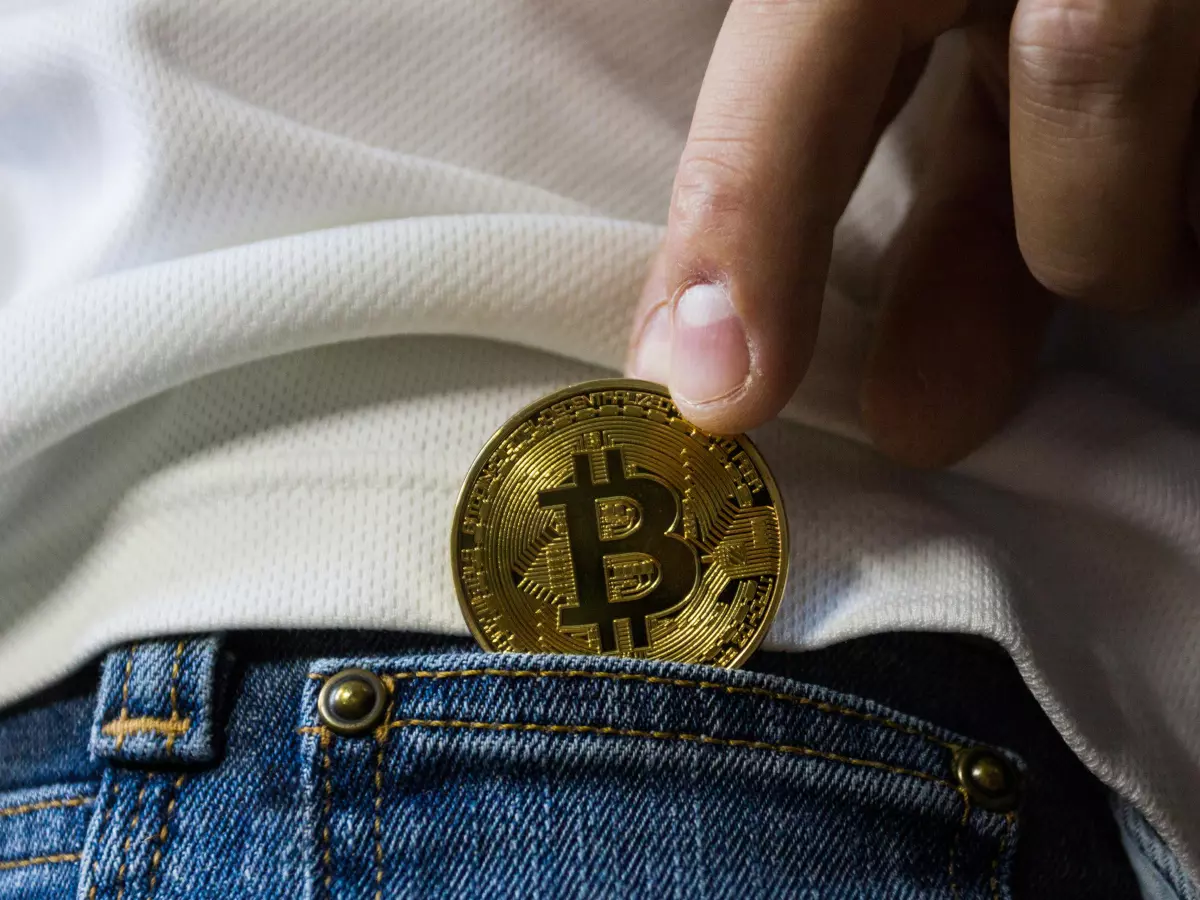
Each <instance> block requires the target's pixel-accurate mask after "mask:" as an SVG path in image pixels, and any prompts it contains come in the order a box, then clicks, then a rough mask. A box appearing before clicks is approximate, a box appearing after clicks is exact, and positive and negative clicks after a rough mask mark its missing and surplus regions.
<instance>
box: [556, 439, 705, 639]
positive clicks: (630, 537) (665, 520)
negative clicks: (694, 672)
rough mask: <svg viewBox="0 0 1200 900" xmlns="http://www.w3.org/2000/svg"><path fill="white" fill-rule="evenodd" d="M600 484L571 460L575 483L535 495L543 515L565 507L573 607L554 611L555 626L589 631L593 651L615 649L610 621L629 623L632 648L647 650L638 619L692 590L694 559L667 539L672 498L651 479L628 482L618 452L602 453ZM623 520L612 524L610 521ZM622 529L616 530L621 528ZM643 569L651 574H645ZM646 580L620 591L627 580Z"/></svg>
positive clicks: (674, 507) (587, 466)
mask: <svg viewBox="0 0 1200 900" xmlns="http://www.w3.org/2000/svg"><path fill="white" fill-rule="evenodd" d="M604 460H605V464H606V467H607V468H608V480H607V481H606V482H601V483H597V482H596V481H595V480H594V479H593V477H592V465H591V457H590V456H589V454H587V453H576V454H575V455H574V458H573V462H574V470H575V483H574V484H573V485H567V486H565V487H558V488H552V489H551V490H547V491H541V492H539V494H538V503H539V505H540V506H542V507H543V508H545V507H551V506H562V507H565V513H566V522H567V538H568V541H569V542H570V546H571V564H572V568H573V571H574V575H575V593H576V596H577V599H578V601H579V602H578V605H577V606H572V607H567V608H565V609H562V610H561V611H560V613H559V625H560V626H563V627H568V628H570V627H580V626H586V625H595V626H596V628H597V630H598V631H599V634H600V650H601V652H603V653H611V652H612V651H614V650H616V649H617V635H616V627H615V626H616V622H617V621H619V620H621V619H625V620H628V622H629V634H630V637H631V639H632V642H633V646H634V647H635V648H644V647H648V646H649V645H650V640H649V635H648V629H647V624H646V617H647V616H652V615H656V614H658V613H662V612H666V611H667V610H668V609H670V608H671V607H673V606H676V605H677V604H679V603H681V602H683V601H684V600H685V599H686V598H687V596H688V594H689V593H691V591H692V589H693V588H694V587H695V586H696V581H697V580H698V578H699V574H700V569H699V562H698V560H697V558H696V553H695V551H694V550H693V549H692V547H691V546H690V545H689V544H688V543H687V542H686V541H685V540H684V539H683V538H681V537H679V536H677V535H674V534H672V533H671V528H672V527H673V526H674V524H675V521H676V519H677V518H678V515H679V499H678V497H677V496H676V494H675V492H674V491H673V490H671V488H669V487H667V486H666V485H665V484H662V483H661V482H659V481H656V480H654V479H653V478H649V477H645V476H634V477H632V478H631V477H629V476H628V475H627V474H626V472H625V460H624V456H623V455H622V453H621V449H620V448H619V447H614V448H608V449H606V450H605V451H604ZM622 513H624V515H625V519H626V521H625V522H624V523H621V522H617V523H616V524H615V525H614V522H613V521H612V520H613V518H614V517H619V516H620V515H621V514H622ZM622 524H623V525H624V527H620V526H621V525H622ZM645 563H649V564H650V566H651V567H652V568H653V570H654V571H653V575H652V576H649V574H648V573H647V572H646V571H645V570H646V569H647V566H646V565H645ZM640 576H647V577H646V581H645V582H643V583H640V585H639V586H638V587H637V588H636V589H633V590H629V589H622V587H621V586H622V585H623V584H627V583H628V582H629V580H630V579H631V578H632V579H633V580H634V582H635V584H637V583H638V579H639V577H640Z"/></svg>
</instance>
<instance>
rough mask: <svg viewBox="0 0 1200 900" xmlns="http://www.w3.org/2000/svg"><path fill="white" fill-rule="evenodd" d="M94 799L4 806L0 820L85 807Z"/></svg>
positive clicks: (71, 799) (76, 798)
mask: <svg viewBox="0 0 1200 900" xmlns="http://www.w3.org/2000/svg"><path fill="white" fill-rule="evenodd" d="M95 799H96V798H95V797H68V798H67V799H65V800H42V801H41V802H39V803H25V804H22V805H21V806H6V807H5V808H4V809H0V819H6V818H8V817H9V816H20V815H24V814H25V813H31V812H38V811H40V810H43V809H60V808H62V807H68V806H87V804H89V803H91V802H92V801H93V800H95Z"/></svg>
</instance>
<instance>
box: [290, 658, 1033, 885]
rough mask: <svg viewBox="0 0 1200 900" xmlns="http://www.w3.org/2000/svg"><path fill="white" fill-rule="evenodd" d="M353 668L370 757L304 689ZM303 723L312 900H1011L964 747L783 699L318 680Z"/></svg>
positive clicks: (730, 689)
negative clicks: (377, 702)
mask: <svg viewBox="0 0 1200 900" xmlns="http://www.w3.org/2000/svg"><path fill="white" fill-rule="evenodd" d="M349 667H362V668H367V669H370V670H372V671H374V672H375V673H377V674H378V675H380V676H381V677H382V678H383V679H384V680H385V681H386V682H387V683H388V684H389V686H390V687H391V693H392V696H391V701H390V708H389V711H388V715H387V720H386V721H387V725H386V726H385V727H381V728H379V729H377V730H376V731H375V732H374V733H373V734H369V735H366V736H361V737H346V736H339V735H337V734H334V733H333V732H331V731H329V730H328V729H326V728H325V727H323V726H322V724H321V721H320V719H319V717H318V715H317V711H316V700H317V694H318V692H319V689H320V686H321V683H322V682H323V680H324V679H325V678H327V677H328V676H329V675H332V674H334V673H335V672H337V671H338V670H340V669H343V668H349ZM301 718H302V722H301V732H302V733H303V735H304V739H303V742H302V746H303V754H304V761H303V772H302V780H303V792H304V798H305V804H306V809H305V814H306V822H307V828H308V841H307V844H306V852H307V888H308V893H307V896H310V897H312V898H331V900H333V898H350V897H354V898H375V900H381V898H384V897H388V898H391V897H423V896H429V897H496V896H505V897H538V896H545V897H556V898H557V897H581V898H582V897H587V898H596V897H630V896H634V897H636V896H656V897H658V896H678V897H684V896H687V897H696V896H699V897H730V898H733V897H737V898H758V897H821V898H830V897H834V898H858V897H871V898H880V897H921V898H943V897H944V898H947V900H951V898H961V900H968V898H1000V897H1008V896H1010V893H1009V887H1008V881H1009V873H1010V870H1011V867H1012V859H1013V852H1014V848H1015V844H1016V837H1017V822H1018V817H1017V815H1016V813H1014V812H1007V813H1004V812H995V811H989V810H986V809H982V808H979V807H978V806H977V805H975V804H973V803H972V802H971V801H970V794H969V792H968V791H967V790H966V789H965V788H964V787H963V786H962V785H961V784H960V783H959V782H958V780H957V779H956V777H955V774H954V760H955V757H956V753H958V752H959V751H961V750H962V749H963V748H965V747H968V746H972V742H970V741H968V740H966V739H964V738H962V737H960V736H957V735H954V734H950V733H948V732H946V731H943V730H941V729H938V728H936V727H934V726H932V725H928V724H926V723H923V722H920V721H917V720H914V719H911V718H909V717H906V716H903V715H901V714H898V713H893V712H891V711H889V710H885V709H882V708H880V707H878V706H876V705H874V704H872V703H870V702H868V701H863V700H859V699H857V698H853V697H847V696H842V695H836V694H833V693H831V692H828V691H825V690H823V689H820V688H815V687H811V686H808V685H803V684H799V683H796V682H792V681H788V680H785V679H779V678H774V677H770V676H764V675H758V674H754V673H749V672H731V671H722V670H713V669H709V668H701V667H693V666H678V665H667V664H657V663H647V662H644V661H637V660H624V659H596V658H582V659H581V658H570V657H558V656H555V657H548V656H517V655H485V654H478V653H469V654H455V655H446V656H424V657H402V658H396V659H340V660H323V661H321V662H320V664H319V665H317V666H315V667H314V669H313V671H312V673H311V675H310V685H309V689H308V691H306V693H305V696H304V700H303V706H302V712H301ZM1009 758H1010V761H1012V762H1013V763H1014V764H1015V765H1017V766H1018V767H1019V766H1020V763H1019V761H1017V760H1015V759H1013V758H1012V757H1011V756H1010V757H1009Z"/></svg>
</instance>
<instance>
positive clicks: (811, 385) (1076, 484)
mask: <svg viewBox="0 0 1200 900" xmlns="http://www.w3.org/2000/svg"><path fill="white" fill-rule="evenodd" d="M723 13H724V9H723V7H722V5H721V4H720V3H702V2H699V0H653V2H646V0H607V2H605V3H584V2H577V3H569V2H554V0H506V2H502V3H501V2H480V0H454V2H450V0H439V2H429V0H394V2H388V3H363V2H360V0H209V2H205V3H195V2H186V0H94V2H66V0H60V2H56V3H46V4H28V3H20V2H17V3H13V2H8V3H6V4H0V703H4V702H10V701H13V700H15V699H18V698H20V697H22V696H24V695H27V694H28V693H29V692H30V691H32V690H34V689H36V688H38V687H40V686H42V685H45V684H47V683H49V682H50V681H52V680H53V679H55V678H57V677H59V676H61V675H63V674H64V673H66V672H68V671H70V670H71V669H72V668H74V667H76V666H78V665H79V664H81V663H82V662H83V661H84V660H86V659H88V658H89V657H93V656H95V655H96V654H97V653H99V652H101V651H102V650H103V649H104V648H105V647H107V646H109V645H111V644H113V643H114V642H116V641H120V640H123V639H128V638H132V637H140V636H148V635H152V634H158V633H165V632H180V631H204V630H208V629H215V628H235V627H248V626H278V627H285V626H312V627H330V626H339V627H348V626H364V627H379V628H407V629H435V630H443V631H454V632H463V631H464V630H465V629H464V627H463V624H462V621H461V619H460V616H459V613H458V609H457V604H456V601H455V599H454V590H453V587H452V582H451V576H450V568H449V563H448V559H447V537H448V531H449V527H450V521H451V514H452V509H453V503H454V496H455V492H456V490H457V488H458V485H459V483H460V480H461V478H462V477H463V475H464V473H465V472H466V471H467V469H468V466H469V464H470V462H471V460H472V458H473V456H474V454H475V453H476V451H477V450H478V448H479V447H480V446H481V445H482V443H483V442H484V441H485V439H486V438H487V437H488V436H489V435H490V434H491V432H492V431H493V429H495V428H496V427H497V426H499V425H500V424H501V423H502V422H503V421H504V420H505V419H506V418H507V417H508V416H509V415H510V414H511V413H512V412H513V411H515V410H516V409H517V408H519V407H520V406H521V405H523V404H524V403H526V402H528V401H530V400H532V399H534V398H536V397H537V396H539V395H541V394H543V393H545V392H548V391H550V390H552V389H556V388H559V387H562V386H564V385H565V384H567V383H569V382H572V381H576V380H580V379H583V378H587V377H591V376H593V375H597V374H601V373H602V372H606V371H611V370H612V369H614V368H617V367H619V365H620V363H621V360H622V356H623V352H624V342H625V337H626V334H627V330H628V327H629V317H630V314H631V311H632V305H633V302H634V301H635V298H636V295H637V291H638V287H639V283H640V280H641V277H642V273H643V270H644V267H645V265H646V263H647V261H648V259H649V257H650V255H651V253H652V252H653V249H654V247H655V245H656V243H657V241H658V240H659V238H660V236H661V225H662V222H663V220H664V217H665V212H666V208H667V199H668V194H669V189H670V182H671V176H672V172H673V167H674V164H675V162H676V159H677V157H678V153H679V150H680V148H681V146H682V142H683V138H684V135H685V133H686V128H687V125H688V121H689V117H690V111H691V108H692V104H693V103H694V99H695V95H696V92H697V90H698V87H699V84H700V80H701V77H702V74H703V71H704V66H705V62H706V59H707V55H708V52H709V49H710V47H711V45H712V41H713V39H714V37H715V35H716V32H717V29H718V27H719V25H720V22H721V19H722V16H723ZM955 65H956V57H955V54H954V48H953V47H950V48H944V51H943V53H942V55H941V56H940V57H939V59H938V67H936V69H935V72H934V73H933V74H932V75H931V77H930V78H929V79H927V82H926V83H925V85H924V86H923V88H922V96H921V97H920V98H918V100H919V102H917V103H916V104H915V105H914V107H913V108H912V109H910V110H909V112H908V113H906V118H905V120H904V121H903V122H902V123H901V127H900V128H899V129H898V130H897V132H896V133H894V134H893V135H892V136H891V137H890V138H889V140H888V142H887V143H886V144H885V147H884V148H883V150H882V151H881V152H880V154H878V155H877V157H876V159H875V161H874V162H873V164H872V167H871V169H870V170H869V171H868V174H867V177H866V180H865V182H864V185H863V187H862V188H861V189H860V192H859V194H858V195H857V197H856V200H855V203H854V205H853V207H852V210H851V213H850V214H849V215H848V216H847V218H846V220H845V221H844V223H843V225H842V228H841V232H840V236H839V242H838V250H837V259H836V261H835V265H834V269H833V276H832V278H831V284H830V289H829V297H828V305H827V309H826V312H825V315H824V323H823V330H822V337H821V345H820V349H819V354H818V360H817V363H816V366H815V368H814V371H813V374H812V376H811V377H810V378H809V379H808V381H807V382H806V384H805V386H804V388H803V389H802V390H801V392H800V393H799V394H798V396H797V398H796V399H795V401H794V402H793V404H792V405H791V406H790V407H789V410H788V413H787V415H786V416H785V418H784V420H782V421H780V422H777V423H775V424H773V425H771V426H768V427H766V428H764V429H762V430H761V432H759V433H758V434H757V435H756V439H757V440H758V442H759V445H760V447H761V449H762V451H763V453H764V455H765V456H766V457H767V459H768V460H769V462H770V464H771V466H772V468H773V470H774V472H775V474H776V476H777V479H778V481H779V483H780V485H781V486H782V488H783V490H784V493H785V499H786V504H787V509H788V511H789V514H790V515H789V519H790V528H791V532H792V558H791V571H792V577H791V580H790V583H789V586H788V590H787V596H786V599H785V601H784V603H783V607H782V609H781V611H780V614H779V617H778V620H777V621H776V623H775V625H774V628H773V630H772V632H771V635H770V638H769V645H770V646H774V647H782V648H800V647H810V646H815V645H820V644H826V643H829V642H832V641H836V640H839V639H842V638H846V637H849V636H852V635H859V634H864V633H868V632H876V631H884V630H894V629H933V630H945V631H959V632H970V633H975V634H981V635H988V636H990V637H993V638H995V639H996V640H998V641H999V642H1001V643H1002V644H1003V645H1004V646H1005V647H1007V648H1008V649H1009V651H1010V652H1011V653H1012V655H1013V657H1014V659H1015V660H1016V661H1017V663H1018V665H1019V666H1020V667H1021V670H1022V672H1023V673H1024V675H1025V677H1026V679H1027V681H1028V683H1029V684H1030V686H1031V688H1032V689H1033V690H1034V692H1035V693H1036V695H1037V696H1038V697H1039V699H1040V700H1041V702H1042V703H1043V705H1044V706H1045V708H1046V710H1047V711H1048V712H1049V714H1050V715H1051V717H1052V718H1053V719H1054V721H1055V723H1056V724H1057V726H1058V727H1059V728H1060V730H1061V731H1062V733H1063V735H1064V736H1065V737H1066V739H1067V740H1068V741H1069V742H1070V744H1071V746H1072V747H1073V748H1074V749H1075V750H1076V751H1077V752H1078V753H1079V754H1080V756H1081V757H1082V758H1083V760H1084V761H1085V762H1086V763H1087V764H1088V765H1089V766H1090V767H1091V768H1092V769H1093V770H1094V771H1095V772H1096V773H1097V774H1098V775H1099V776H1100V777H1101V778H1102V779H1103V780H1104V781H1106V782H1107V783H1108V784H1110V785H1112V786H1113V787H1114V788H1115V789H1116V790H1117V791H1118V792H1119V793H1120V794H1121V795H1123V796H1124V797H1126V798H1129V799H1130V800H1131V801H1133V802H1134V803H1135V804H1136V805H1137V806H1138V807H1139V808H1140V809H1141V810H1143V811H1144V812H1145V814H1146V815H1147V817H1148V818H1149V819H1150V820H1151V821H1152V822H1154V823H1155V825H1156V826H1157V827H1159V828H1160V829H1161V830H1162V831H1163V833H1164V834H1165V835H1166V836H1167V838H1168V840H1169V841H1170V843H1171V844H1172V846H1173V847H1174V848H1175V849H1176V851H1178V852H1180V853H1182V854H1183V856H1184V858H1185V860H1186V861H1187V862H1188V863H1189V865H1190V866H1191V867H1192V870H1193V872H1195V871H1196V868H1197V863H1198V862H1200V802H1198V801H1200V608H1198V604H1200V439H1198V436H1197V431H1196V422H1197V420H1198V419H1200V392H1197V391H1196V386H1197V383H1198V382H1197V372H1198V370H1200V318H1198V317H1196V316H1194V315H1193V316H1191V317H1190V318H1189V319H1186V320H1185V321H1183V322H1182V323H1179V322H1175V323H1170V324H1167V325H1153V324H1151V325H1139V326H1136V327H1134V328H1129V327H1126V326H1124V325H1121V326H1119V327H1117V328H1112V330H1109V329H1110V326H1108V325H1106V324H1105V323H1104V322H1103V321H1101V320H1084V321H1079V322H1065V323H1064V325H1063V328H1062V330H1061V338H1062V339H1061V341H1060V352H1059V353H1058V355H1057V363H1056V364H1055V366H1054V367H1053V368H1050V369H1048V370H1047V372H1046V374H1045V376H1044V378H1043V380H1042V382H1041V384H1040V387H1039V388H1038V390H1037V392H1036V395H1035V397H1034V399H1033V402H1032V404H1031V406H1030V407H1029V409H1028V410H1027V411H1026V412H1025V413H1024V414H1023V415H1022V416H1021V417H1020V419H1019V420H1018V421H1017V422H1016V423H1015V424H1014V425H1013V426H1012V427H1011V428H1010V429H1009V430H1008V431H1006V432H1005V433H1004V434H1003V435H1002V436H1001V437H1000V438H998V439H997V440H995V441H994V442H993V443H992V444H990V445H989V446H988V447H987V448H986V449H985V450H983V451H982V452H980V453H978V454H977V455H976V456H975V457H973V458H972V459H971V460H969V461H968V462H967V463H966V464H964V465H962V466H961V467H960V468H959V469H957V470H956V471H954V472H951V473H938V474H919V473H914V472H908V471H904V470H901V469H899V468H897V467H894V466H892V465H890V464H888V463H887V462H886V461H884V460H882V459H881V458H880V457H879V456H878V455H876V454H875V453H874V452H873V451H872V450H871V449H870V448H868V447H867V446H865V444H864V443H863V442H862V440H861V435H860V432H859V427H858V424H857V420H856V416H855V404H854V397H855V389H856V374H857V369H858V365H859V362H860V360H861V356H862V351H863V347H864V345H865V340H866V337H867V335H868V333H869V325H870V322H871V318H872V315H873V303H872V298H873V295H874V290H873V283H872V277H873V275H872V273H873V271H874V265H873V264H874V261H875V259H876V257H877V255H878V252H879V250H880V248H881V247H882V246H883V245H884V244H885V242H886V239H887V236H888V234H889V233H890V231H891V229H893V228H894V226H895V224H896V222H897V221H898V220H899V218H900V217H901V216H902V215H903V213H904V210H905V206H906V203H907V201H908V197H909V194H910V191H911V185H912V177H913V172H914V166H915V164H916V163H919V160H920V154H919V153H917V152H916V149H917V148H919V147H920V142H921V136H922V134H923V131H922V129H923V127H924V124H925V123H926V122H928V121H929V119H930V118H931V116H932V112H933V111H934V110H935V109H936V107H937V105H938V103H940V102H941V96H942V95H941V93H940V92H939V86H940V85H941V84H942V83H943V81H942V80H943V79H945V78H947V77H949V76H950V75H952V74H953V69H954V68H955Z"/></svg>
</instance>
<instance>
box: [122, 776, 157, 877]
mask: <svg viewBox="0 0 1200 900" xmlns="http://www.w3.org/2000/svg"><path fill="white" fill-rule="evenodd" d="M149 786H150V779H149V777H147V778H146V782H145V783H144V784H143V785H142V789H141V790H140V791H138V795H137V800H135V801H134V803H133V818H132V819H130V821H129V833H128V834H126V835H125V844H124V846H123V848H122V852H121V867H120V868H119V869H117V900H122V898H123V897H124V896H125V870H126V869H127V868H128V866H129V848H130V847H131V846H132V845H133V833H134V832H135V831H137V827H138V823H139V822H141V820H142V798H144V797H145V796H146V788H148V787H149Z"/></svg>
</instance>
